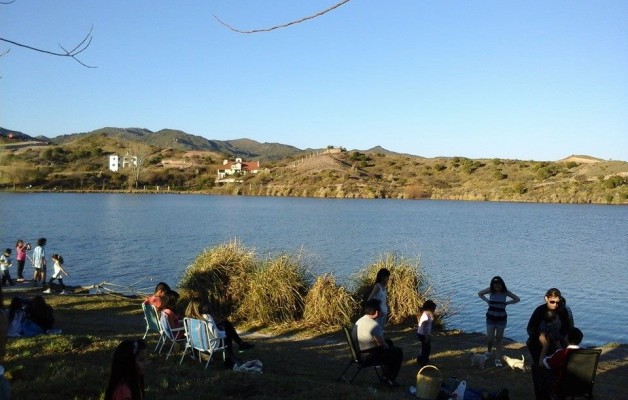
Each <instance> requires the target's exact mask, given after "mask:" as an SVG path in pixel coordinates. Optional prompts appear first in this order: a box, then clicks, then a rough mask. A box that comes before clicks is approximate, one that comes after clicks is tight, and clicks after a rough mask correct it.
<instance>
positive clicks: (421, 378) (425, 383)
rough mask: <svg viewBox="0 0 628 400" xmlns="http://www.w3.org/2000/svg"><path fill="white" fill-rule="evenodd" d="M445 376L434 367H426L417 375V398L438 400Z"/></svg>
mask: <svg viewBox="0 0 628 400" xmlns="http://www.w3.org/2000/svg"><path fill="white" fill-rule="evenodd" d="M442 380H443V375H442V374H441V373H440V371H439V370H438V368H436V367H435V366H433V365H426V366H425V367H423V368H421V369H420V370H419V372H418V373H417V374H416V397H417V398H419V399H421V400H436V398H437V397H438V392H440V386H441V382H442Z"/></svg>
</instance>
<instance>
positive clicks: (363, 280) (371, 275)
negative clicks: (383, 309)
mask: <svg viewBox="0 0 628 400" xmlns="http://www.w3.org/2000/svg"><path fill="white" fill-rule="evenodd" d="M381 268H387V269H388V270H389V271H390V280H389V281H388V286H387V289H388V316H389V321H390V322H391V323H393V324H397V323H401V322H405V321H408V320H410V319H412V320H414V318H415V317H416V314H417V311H418V309H419V306H421V305H422V304H423V302H424V301H425V300H426V299H427V298H428V297H429V296H430V295H431V292H432V290H431V288H430V285H429V283H428V282H427V278H426V277H425V276H424V274H423V273H422V272H421V270H420V267H419V263H418V260H408V259H405V258H403V257H399V256H398V255H396V254H394V253H386V254H384V255H382V256H380V257H379V259H378V260H376V261H375V262H374V263H373V264H371V265H369V266H368V267H366V268H365V269H363V270H361V271H359V272H358V273H357V274H355V275H354V277H353V280H354V282H355V292H354V293H355V294H354V295H355V297H356V300H358V301H360V302H363V301H364V300H366V299H367V298H368V296H369V294H370V293H371V290H372V289H373V284H374V283H375V277H376V275H377V271H379V270H380V269H381Z"/></svg>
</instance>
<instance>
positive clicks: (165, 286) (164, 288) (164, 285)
mask: <svg viewBox="0 0 628 400" xmlns="http://www.w3.org/2000/svg"><path fill="white" fill-rule="evenodd" d="M160 290H161V291H164V292H167V291H168V290H170V286H168V284H167V283H166V282H159V283H158V284H157V286H155V293H157V292H159V291H160Z"/></svg>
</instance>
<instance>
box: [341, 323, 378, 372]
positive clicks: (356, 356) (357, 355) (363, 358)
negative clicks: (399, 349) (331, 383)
mask: <svg viewBox="0 0 628 400" xmlns="http://www.w3.org/2000/svg"><path fill="white" fill-rule="evenodd" d="M342 331H343V332H344V333H345V338H346V339H347V345H348V346H349V351H350V353H351V361H349V364H348V365H347V367H346V368H345V369H344V370H343V371H342V373H341V374H340V377H338V381H339V382H340V381H345V382H347V383H349V384H351V383H352V382H353V380H354V379H355V378H356V377H357V376H358V374H359V373H360V371H362V369H364V368H370V367H373V369H374V370H375V373H376V374H377V378H378V379H379V380H381V379H382V377H381V376H380V375H379V370H378V368H381V367H382V363H381V361H379V360H374V359H372V358H371V357H370V356H369V355H367V354H366V353H364V352H360V350H359V347H358V344H357V343H356V341H355V340H354V338H353V334H352V332H351V330H349V328H347V327H346V326H343V327H342ZM353 364H355V365H356V366H357V371H355V374H354V375H353V376H352V377H351V379H347V378H345V376H344V375H345V373H346V372H347V370H349V368H351V366H352V365H353Z"/></svg>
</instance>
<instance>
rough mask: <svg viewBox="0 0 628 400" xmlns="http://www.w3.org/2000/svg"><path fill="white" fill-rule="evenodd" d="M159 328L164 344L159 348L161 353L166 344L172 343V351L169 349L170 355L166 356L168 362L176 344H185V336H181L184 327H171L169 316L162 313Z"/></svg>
mask: <svg viewBox="0 0 628 400" xmlns="http://www.w3.org/2000/svg"><path fill="white" fill-rule="evenodd" d="M159 326H160V327H161V338H162V343H161V347H160V348H159V353H161V350H162V348H163V347H164V345H165V344H166V342H168V341H170V343H171V344H170V349H168V354H167V355H166V360H167V359H168V357H170V353H172V349H173V348H174V345H175V344H176V343H184V342H185V340H186V339H185V335H182V336H180V335H179V332H183V330H184V327H178V328H173V327H171V326H170V321H168V315H167V314H166V313H164V312H162V313H161V317H160V318H159Z"/></svg>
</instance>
